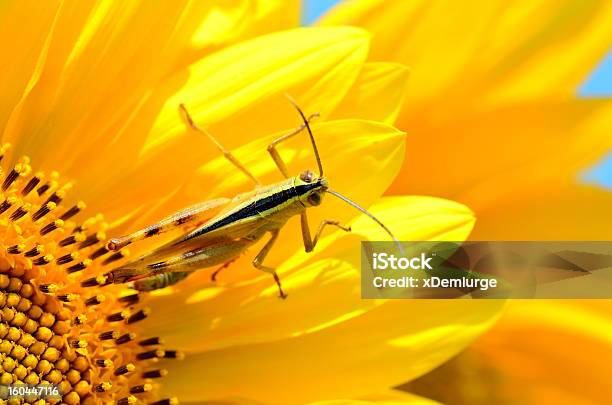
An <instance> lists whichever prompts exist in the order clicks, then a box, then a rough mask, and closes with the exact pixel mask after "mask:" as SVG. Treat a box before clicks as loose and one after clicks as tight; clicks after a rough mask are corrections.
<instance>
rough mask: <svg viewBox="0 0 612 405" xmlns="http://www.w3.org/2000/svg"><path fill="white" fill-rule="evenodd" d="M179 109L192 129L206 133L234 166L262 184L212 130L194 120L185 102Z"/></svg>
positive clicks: (258, 183)
mask: <svg viewBox="0 0 612 405" xmlns="http://www.w3.org/2000/svg"><path fill="white" fill-rule="evenodd" d="M179 109H180V111H181V112H182V113H183V117H184V118H185V121H186V122H187V125H189V127H190V128H191V129H193V130H194V131H197V132H200V133H202V134H204V135H206V136H207V137H208V139H210V140H211V141H212V143H214V144H215V146H216V147H217V149H219V151H220V152H221V153H222V154H223V156H224V157H225V158H226V159H227V160H229V161H230V162H231V163H232V164H233V165H234V166H236V167H237V168H238V170H240V171H241V172H242V173H244V174H245V175H246V176H247V177H248V178H249V179H251V180H252V181H253V182H254V183H255V185H256V186H259V185H261V183H260V182H259V180H257V178H256V177H255V176H254V175H253V173H251V171H250V170H249V169H247V168H246V166H244V165H243V164H242V163H240V161H239V160H238V159H236V157H235V156H234V155H233V154H232V152H230V151H229V150H227V149H226V148H225V147H224V146H223V145H222V144H221V143H220V142H219V141H218V140H217V138H215V137H214V136H213V135H212V134H211V133H210V132H208V131H207V130H205V129H204V128H202V127H200V126H198V125H197V124H196V123H195V121H194V120H193V118H191V115H189V112H188V111H187V108H185V106H184V105H183V104H180V105H179Z"/></svg>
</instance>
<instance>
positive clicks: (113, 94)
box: [3, 0, 280, 177]
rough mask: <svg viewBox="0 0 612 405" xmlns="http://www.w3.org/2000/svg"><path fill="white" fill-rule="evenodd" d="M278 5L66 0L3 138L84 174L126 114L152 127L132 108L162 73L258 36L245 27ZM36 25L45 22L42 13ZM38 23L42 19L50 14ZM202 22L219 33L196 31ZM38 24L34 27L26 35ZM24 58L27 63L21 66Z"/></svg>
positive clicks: (46, 163) (44, 163) (47, 162)
mask: <svg viewBox="0 0 612 405" xmlns="http://www.w3.org/2000/svg"><path fill="white" fill-rule="evenodd" d="M277 6H279V7H280V5H278V4H275V3H270V2H269V1H266V0H262V1H261V2H260V1H236V2H228V3H226V4H221V5H219V4H213V3H212V2H198V1H196V2H189V1H185V2H180V3H177V2H161V3H156V4H154V5H153V4H148V3H147V4H145V3H139V2H130V3H116V2H115V3H113V2H99V3H92V2H66V3H64V4H62V6H61V7H60V8H59V11H58V12H57V16H56V17H55V21H54V26H53V29H52V30H50V32H49V35H48V36H47V37H46V38H43V39H44V40H45V41H47V43H46V44H45V46H46V49H45V53H44V54H43V56H44V59H42V61H41V63H40V66H39V70H40V71H39V72H37V75H38V76H40V77H39V78H38V80H36V82H35V83H34V85H33V88H32V89H31V91H29V92H28V94H27V98H26V99H24V100H23V105H22V106H20V108H19V111H18V113H16V114H14V115H15V116H14V117H12V122H11V125H10V127H9V128H8V129H7V131H6V133H5V134H4V140H5V141H10V142H11V143H13V144H14V145H15V149H16V152H15V155H16V156H19V155H21V154H27V155H30V156H31V157H32V159H33V160H35V161H36V162H37V164H38V167H40V168H42V169H54V170H60V171H61V172H62V173H65V174H67V175H68V176H69V177H73V176H74V177H78V176H79V175H80V173H81V172H82V171H83V166H82V165H83V164H84V162H87V164H88V165H91V156H92V153H94V154H95V153H97V152H99V151H100V150H101V149H102V148H104V147H108V145H109V144H110V143H111V141H115V144H114V145H113V147H115V148H121V147H122V145H121V144H117V143H116V141H117V138H119V137H120V136H121V135H122V134H123V133H125V131H126V128H125V126H126V124H127V123H129V122H130V120H132V119H137V120H139V122H138V125H141V126H142V127H144V128H147V129H148V128H150V125H151V122H152V120H153V119H154V117H155V115H154V114H152V115H151V116H150V117H149V121H144V122H142V121H140V120H141V119H142V117H141V116H139V117H137V118H135V117H134V116H135V114H136V113H135V111H138V110H141V109H142V108H145V107H144V106H145V105H146V102H147V101H148V100H149V98H150V97H151V92H152V91H154V89H155V88H156V87H157V86H158V85H159V83H160V81H162V80H163V79H165V78H167V77H168V76H169V75H171V74H173V73H175V72H176V71H177V70H183V69H185V67H186V64H187V63H189V62H192V61H193V60H194V58H195V57H201V56H202V55H203V54H205V53H206V52H210V49H209V48H210V47H211V46H212V44H214V46H215V47H216V48H219V47H220V46H222V45H223V44H227V42H228V41H230V40H238V39H240V38H245V37H248V35H254V34H255V33H254V32H253V33H251V34H248V33H247V32H246V31H248V30H249V29H250V26H251V25H252V24H255V23H256V21H257V19H258V18H262V19H264V18H272V16H273V15H276V14H275V13H276V11H275V10H276V8H277ZM30 8H31V7H30ZM43 10H44V9H43ZM41 14H42V12H41ZM51 14H52V13H51ZM34 15H35V16H36V15H37V13H34ZM51 17H53V14H52V15H51ZM22 20H23V19H17V20H16V21H22ZM32 24H34V25H39V24H38V23H37V21H34V22H33V23H32ZM22 25H23V26H24V27H25V26H29V25H30V24H22ZM40 25H41V26H43V27H44V25H45V24H44V21H41V22H40ZM47 25H48V24H47ZM238 25H240V26H241V27H240V29H236V30H233V32H239V33H240V35H237V34H235V33H234V34H233V35H234V36H233V37H232V38H228V37H224V36H223V35H222V34H221V31H223V30H224V29H225V30H228V29H229V30H232V27H234V28H236V27H237V26H238ZM220 26H222V27H220ZM198 30H199V31H202V30H205V31H206V32H207V33H208V34H209V35H212V33H216V35H217V36H212V37H207V39H202V38H194V37H196V36H197V32H198ZM263 31H265V29H261V32H263ZM36 32H38V27H37V29H36V30H34V31H33V34H27V35H24V37H26V38H28V37H32V36H33V35H36ZM14 37H15V36H13V38H14ZM17 37H18V38H19V37H20V35H17ZM7 38H10V36H9V37H7ZM32 42H33V43H32V46H33V47H34V48H33V49H30V48H29V46H30V45H29V44H28V45H27V46H24V43H23V42H21V41H17V42H16V43H18V44H19V46H20V47H21V48H24V49H28V50H29V51H31V52H35V51H36V50H37V48H36V46H37V45H36V41H35V39H33V40H32ZM17 54H18V53H17ZM7 60H8V59H7ZM24 62H27V61H24ZM16 63H19V60H17V61H16ZM27 65H28V64H27V63H24V72H27V71H28V69H29V68H28V67H27ZM3 80H4V79H3ZM165 90H167V88H166V89H165ZM174 90H175V91H176V90H177V88H175V89H174ZM167 95H168V94H167V93H166V94H165V96H166V97H167ZM157 107H159V106H157ZM158 111H159V109H157V111H156V112H158ZM23 135H27V136H23ZM135 142H138V138H136V140H135ZM133 160H134V159H131V160H130V161H133ZM108 162H109V161H101V162H99V164H97V166H106V165H109V164H108Z"/></svg>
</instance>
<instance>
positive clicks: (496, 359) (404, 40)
mask: <svg viewBox="0 0 612 405" xmlns="http://www.w3.org/2000/svg"><path fill="white" fill-rule="evenodd" d="M336 24H340V25H345V24H350V25H355V26H359V27H362V28H365V29H367V30H368V31H369V32H370V33H371V34H372V51H371V53H370V58H371V59H372V60H379V59H383V60H391V61H396V62H401V63H405V64H406V65H408V66H409V67H410V69H411V81H410V85H409V87H408V91H407V93H406V100H407V101H406V103H405V106H404V108H403V109H402V111H401V113H400V116H399V119H398V126H399V128H400V129H404V130H406V131H407V132H408V133H409V135H410V136H409V137H408V139H407V150H408V151H409V152H410V151H413V150H415V151H428V152H427V153H413V154H410V155H409V156H408V157H407V159H406V160H405V163H404V167H403V168H402V171H401V174H400V175H399V176H398V177H397V178H396V181H395V183H394V184H393V185H392V186H391V189H390V194H402V193H423V194H431V195H436V196H441V197H446V198H452V199H454V200H457V201H459V202H461V203H464V204H466V205H467V206H468V207H470V208H471V209H473V210H474V211H475V213H476V216H477V218H478V223H477V225H476V227H475V229H474V231H473V233H472V234H471V236H470V237H471V238H473V239H477V240H478V239H480V240H483V239H484V240H486V239H502V240H508V239H519V240H521V239H529V240H534V239H543V240H551V239H570V240H575V239H584V240H594V239H610V237H611V236H612V226H611V225H612V223H611V222H610V215H608V213H609V207H610V206H611V204H612V195H611V194H610V193H609V192H607V191H605V190H602V189H600V188H597V187H593V186H589V185H584V184H579V182H578V174H579V173H580V171H581V170H583V169H584V168H587V167H589V166H590V165H592V164H593V163H594V162H596V161H597V159H598V158H599V157H601V156H602V154H603V153H606V152H608V151H609V148H610V145H611V144H612V142H611V141H612V138H611V137H610V131H611V129H612V126H611V123H612V120H610V117H611V114H612V101H611V100H610V99H609V98H601V99H578V98H577V97H576V92H577V88H578V86H579V85H580V84H581V83H582V82H583V81H584V79H585V78H586V77H587V76H588V74H590V72H591V71H592V70H593V69H594V67H595V65H596V64H597V63H598V62H599V61H600V60H601V59H602V58H603V57H604V55H605V54H606V53H607V52H609V50H610V38H612V3H610V2H608V1H605V0H600V1H589V2H584V1H579V0H563V1H547V0H540V1H518V2H513V3H511V4H509V3H508V2H504V1H489V2H453V1H422V2H420V1H403V2H402V1H397V2H384V1H380V0H365V1H352V2H351V1H347V2H345V3H343V4H342V5H340V6H339V7H337V8H335V9H334V10H333V11H332V12H331V13H330V14H329V15H328V16H326V17H325V18H324V19H323V21H322V25H336ZM480 304H481V305H487V304H488V303H480ZM598 305H602V307H603V303H598V304H594V303H586V302H578V301H574V302H572V303H563V302H537V303H535V302H532V301H530V302H521V301H518V302H512V303H511V304H510V305H509V306H508V308H509V309H508V312H507V313H506V314H505V315H504V316H503V317H502V318H501V319H500V321H499V323H498V324H497V325H496V327H495V328H494V329H493V330H492V331H491V332H490V333H489V334H486V335H485V336H484V337H482V338H481V339H480V340H478V341H477V342H476V343H475V345H473V346H472V347H471V348H470V349H469V350H468V351H467V352H466V354H464V355H462V356H459V359H458V360H456V361H452V362H451V363H449V364H447V365H444V366H442V367H440V369H438V370H436V371H435V372H433V373H431V374H430V375H428V376H426V377H423V380H422V381H417V382H414V383H412V384H409V385H407V386H405V388H406V389H408V390H411V391H413V392H417V393H419V394H423V395H428V396H429V395H431V396H432V397H434V398H435V399H438V400H441V401H442V402H446V401H449V402H451V401H452V402H457V401H461V400H463V401H464V402H466V403H474V402H484V403H517V402H521V403H538V404H540V403H549V402H550V403H606V402H610V398H609V396H608V395H607V393H608V392H609V389H607V387H605V386H604V385H605V382H603V381H600V380H599V379H598V376H599V372H598V370H602V369H601V367H602V364H606V360H605V359H606V358H607V357H606V356H608V357H609V353H610V348H609V342H608V340H609V339H606V338H604V335H605V333H606V332H607V331H608V330H609V315H606V313H605V312H603V311H602V310H598V311H597V313H596V314H594V313H592V312H593V311H592V308H593V306H598ZM608 314H609V311H608ZM583 328H584V330H582V329H583ZM608 335H609V333H608ZM474 357H476V360H474ZM476 370H478V372H477V371H476ZM602 373H603V371H602ZM440 381H445V382H446V381H455V382H456V383H454V384H451V385H448V384H440ZM517 387H520V389H519V390H517Z"/></svg>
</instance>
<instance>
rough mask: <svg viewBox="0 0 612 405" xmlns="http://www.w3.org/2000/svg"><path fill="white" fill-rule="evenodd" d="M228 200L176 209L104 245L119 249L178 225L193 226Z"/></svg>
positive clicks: (110, 248)
mask: <svg viewBox="0 0 612 405" xmlns="http://www.w3.org/2000/svg"><path fill="white" fill-rule="evenodd" d="M229 201H230V200H229V199H228V198H217V199H214V200H209V201H205V202H202V203H199V204H196V205H192V206H191V207H188V208H185V209H183V210H181V211H178V212H176V213H174V214H172V215H170V216H168V217H166V218H164V219H162V220H161V221H159V222H157V223H155V224H153V225H149V226H147V227H146V228H143V229H139V230H137V231H136V232H133V233H131V234H129V235H125V236H121V237H119V238H113V239H111V240H110V241H109V242H108V244H107V246H106V247H107V249H108V250H113V251H114V250H119V249H121V248H123V247H125V246H127V245H129V244H131V243H133V242H136V241H139V240H143V239H146V238H150V237H153V236H155V235H159V234H162V233H164V232H168V231H170V230H173V229H176V228H179V227H190V226H194V224H196V225H197V224H198V222H201V221H202V220H203V219H205V216H206V213H207V212H208V211H210V210H213V209H215V208H218V207H220V206H222V205H225V204H227V203H228V202H229ZM209 216H212V215H209Z"/></svg>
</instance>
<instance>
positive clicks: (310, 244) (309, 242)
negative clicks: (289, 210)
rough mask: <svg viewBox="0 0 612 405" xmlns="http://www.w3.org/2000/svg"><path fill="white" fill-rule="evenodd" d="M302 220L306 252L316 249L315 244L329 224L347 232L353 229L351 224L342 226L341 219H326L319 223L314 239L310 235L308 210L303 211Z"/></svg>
mask: <svg viewBox="0 0 612 405" xmlns="http://www.w3.org/2000/svg"><path fill="white" fill-rule="evenodd" d="M300 221H301V225H302V240H303V241H304V249H305V250H306V252H312V251H313V250H314V248H315V246H316V245H317V242H318V241H319V238H320V237H321V233H323V229H325V227H326V226H327V225H332V226H335V227H338V228H340V229H342V230H343V231H345V232H350V231H351V227H350V226H342V225H340V222H339V221H336V220H333V219H324V220H323V221H321V223H320V224H319V228H318V229H317V233H316V234H315V237H314V239H312V238H311V236H310V227H309V226H308V215H307V214H306V211H304V212H302V214H301V216H300Z"/></svg>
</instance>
